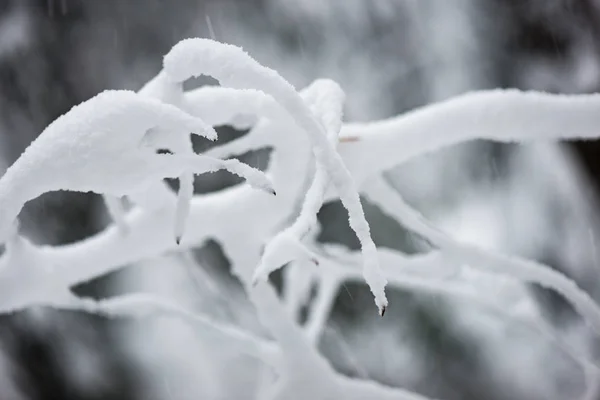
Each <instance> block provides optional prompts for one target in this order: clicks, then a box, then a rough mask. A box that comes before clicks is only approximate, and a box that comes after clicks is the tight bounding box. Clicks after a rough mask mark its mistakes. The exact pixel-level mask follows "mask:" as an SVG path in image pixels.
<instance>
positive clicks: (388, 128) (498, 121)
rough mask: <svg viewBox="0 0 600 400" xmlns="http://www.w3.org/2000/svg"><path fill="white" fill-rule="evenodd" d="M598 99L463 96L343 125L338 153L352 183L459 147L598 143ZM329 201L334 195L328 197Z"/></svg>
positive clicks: (509, 93) (502, 93) (494, 93)
mask: <svg viewBox="0 0 600 400" xmlns="http://www.w3.org/2000/svg"><path fill="white" fill-rule="evenodd" d="M599 109H600V94H588V95H559V94H549V93H541V92H523V91H519V90H514V89H508V90H502V89H496V90H488V91H480V92H473V93H467V94H464V95H461V96H457V97H454V98H451V99H448V100H445V101H442V102H439V103H433V104H430V105H427V106H424V107H421V108H418V109H416V110H414V111H409V112H407V113H404V114H401V115H399V116H397V117H393V118H389V119H385V120H380V121H375V122H368V123H351V124H345V125H344V126H343V127H342V131H341V133H340V145H339V147H338V149H339V152H340V154H341V155H342V158H343V159H344V161H345V164H346V167H347V168H348V169H349V170H350V172H351V173H352V176H353V177H354V180H355V182H356V183H357V185H358V186H359V187H362V185H363V184H364V182H365V181H366V180H367V179H369V178H371V177H373V176H375V175H376V174H378V173H381V172H383V171H386V170H388V169H390V168H392V167H395V166H397V165H400V164H402V163H405V162H406V161H408V160H410V159H412V158H414V157H418V156H421V155H424V154H427V153H431V152H434V151H436V150H439V149H441V148H444V147H449V146H452V145H455V144H458V143H462V142H466V141H471V140H477V139H484V140H492V141H497V142H509V143H524V142H531V141H536V140H538V141H544V140H545V141H548V140H553V141H556V140H575V139H594V138H598V137H600V132H599V131H598V126H600V115H599V114H598V110H599ZM332 195H334V194H332Z"/></svg>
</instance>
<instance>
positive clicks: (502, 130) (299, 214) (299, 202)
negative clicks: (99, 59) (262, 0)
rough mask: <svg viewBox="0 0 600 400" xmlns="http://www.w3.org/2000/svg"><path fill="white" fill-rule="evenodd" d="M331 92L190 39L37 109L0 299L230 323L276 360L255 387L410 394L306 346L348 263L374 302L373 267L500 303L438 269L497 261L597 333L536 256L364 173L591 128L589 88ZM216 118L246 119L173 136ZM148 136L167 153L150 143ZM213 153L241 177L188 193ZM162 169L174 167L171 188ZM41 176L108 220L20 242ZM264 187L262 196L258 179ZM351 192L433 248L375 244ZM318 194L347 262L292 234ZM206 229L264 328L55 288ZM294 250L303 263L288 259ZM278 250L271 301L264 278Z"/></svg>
mask: <svg viewBox="0 0 600 400" xmlns="http://www.w3.org/2000/svg"><path fill="white" fill-rule="evenodd" d="M199 75H210V76H212V77H214V78H216V79H217V80H219V82H220V83H221V85H222V86H221V87H206V88H200V89H196V90H193V91H190V92H184V91H183V85H182V84H183V82H184V81H185V80H187V79H188V78H190V77H193V76H199ZM343 101H344V93H343V91H342V89H341V88H340V87H339V86H338V85H337V84H336V83H335V82H332V81H329V80H318V81H316V82H314V83H313V84H312V85H310V86H309V87H307V88H306V89H304V90H301V91H296V89H295V88H294V87H293V86H292V85H290V84H289V83H288V82H287V81H285V80H284V79H283V78H282V77H281V76H280V75H278V74H277V73H276V72H275V71H273V70H271V69H269V68H266V67H264V66H262V65H260V64H259V63H258V62H256V61H255V60H254V59H252V58H251V57H250V56H248V55H247V54H246V53H244V52H243V51H242V50H241V49H240V48H238V47H235V46H231V45H225V44H221V43H217V42H214V41H211V40H206V39H190V40H185V41H183V42H181V43H179V44H178V45H176V46H175V47H174V48H173V49H172V50H171V52H169V54H167V56H166V57H165V59H164V68H163V71H161V72H159V73H158V75H157V76H156V77H155V78H154V79H153V80H151V81H150V82H148V84H147V85H145V86H144V87H143V88H142V89H141V90H140V91H139V92H138V93H134V92H129V91H106V92H103V93H101V94H99V95H98V96H96V97H94V98H92V99H90V100H88V101H86V102H84V103H82V104H81V105H79V106H76V107H74V108H73V109H72V110H71V111H69V112H68V113H66V114H65V115H64V116H62V117H60V118H58V119H57V120H56V121H55V122H53V123H52V124H50V125H49V126H48V128H47V129H46V130H44V131H43V132H42V133H41V134H40V136H39V138H38V139H36V140H35V141H34V142H33V143H32V144H31V146H30V147H29V148H28V149H27V150H26V151H25V152H24V153H23V155H22V156H21V157H20V158H19V159H18V160H17V161H16V162H15V163H14V164H13V166H11V167H10V168H9V169H8V171H7V172H6V174H5V175H4V176H3V177H2V178H1V179H0V240H2V242H4V243H5V244H6V252H5V253H4V254H3V255H2V256H1V257H0V312H4V313H6V312H10V311H14V310H20V309H23V308H26V307H29V306H32V305H36V304H43V305H50V306H54V307H57V308H62V309H77V310H85V311H87V312H93V313H100V314H103V315H107V316H115V315H120V316H130V317H136V318H137V317H142V316H144V317H145V316H155V315H171V316H174V317H177V318H180V319H183V320H184V321H187V322H189V323H191V324H193V325H194V326H198V327H201V329H202V330H203V332H205V333H206V332H209V333H210V334H211V335H219V336H222V337H225V338H227V339H229V340H230V341H231V343H233V345H234V346H237V347H238V348H239V349H240V351H243V352H246V353H251V354H252V355H253V356H254V357H257V358H260V359H262V360H263V361H265V362H266V363H268V364H270V365H271V366H273V367H275V368H276V369H278V371H279V372H280V378H279V380H278V383H277V384H276V386H275V387H273V388H272V389H273V391H272V392H271V396H272V398H286V399H289V398H294V396H296V394H295V393H302V396H303V397H315V398H323V397H331V398H333V397H340V398H342V397H343V398H351V399H354V398H355V399H359V398H361V399H362V398H382V399H383V398H385V399H388V398H389V399H423V397H421V396H419V395H416V394H412V393H408V392H406V391H404V390H401V389H393V388H388V387H383V386H381V385H377V384H375V383H373V382H367V381H360V380H354V379H350V378H347V377H343V376H341V375H340V374H338V373H336V372H335V371H334V370H333V369H332V368H331V366H329V364H328V363H327V361H326V360H325V359H324V358H323V357H322V356H321V355H320V354H319V353H318V351H317V349H316V343H317V341H318V338H319V336H320V334H321V333H322V331H323V329H324V327H325V324H326V322H327V319H328V317H329V313H330V310H331V308H332V306H333V301H334V299H335V296H336V295H337V292H338V290H339V287H340V285H341V284H343V282H344V281H348V280H362V279H364V280H365V281H366V283H367V284H368V285H369V286H370V289H371V291H372V292H373V294H374V296H375V300H376V304H377V306H378V307H379V309H380V312H381V313H383V311H384V310H385V307H386V306H387V299H386V296H385V292H384V287H385V285H386V283H387V281H388V280H389V282H390V283H391V285H392V286H395V287H398V288H405V289H410V290H426V291H431V292H434V293H439V294H443V295H449V296H453V297H460V298H464V299H468V301H469V302H473V303H477V304H482V305H486V306H488V308H489V309H491V310H492V312H494V313H497V314H502V316H503V317H506V318H514V315H511V314H510V313H506V312H505V310H502V309H498V308H497V307H495V306H494V305H493V304H491V305H489V304H487V303H486V302H485V300H484V299H481V298H479V297H477V296H473V295H471V293H469V292H468V290H465V287H464V286H460V285H459V284H458V283H457V282H456V280H454V277H455V276H457V275H458V276H459V275H460V274H461V272H462V270H463V268H472V269H476V270H478V271H482V272H483V273H491V274H493V275H494V276H496V275H505V276H509V277H511V278H516V279H519V280H522V281H527V282H535V283H538V284H541V285H543V286H546V287H549V288H552V289H553V290H555V291H557V292H559V293H561V294H562V295H563V296H565V297H566V298H567V299H568V300H569V301H571V303H572V304H573V305H574V306H575V308H576V309H577V310H578V312H579V313H580V314H581V315H582V316H583V317H584V318H585V319H586V321H588V323H589V324H590V325H591V326H592V328H594V330H595V332H596V333H598V334H600V308H599V307H598V305H597V304H596V303H595V302H594V301H593V300H592V299H591V298H590V297H589V296H588V295H587V294H586V293H585V292H583V291H582V290H581V289H580V288H578V287H577V286H576V285H575V283H573V282H572V281H570V280H569V279H568V278H566V277H565V276H563V275H562V274H560V273H558V272H556V271H554V270H552V269H550V268H549V267H547V266H544V265H541V264H538V263H534V262H531V261H527V260H522V259H518V258H515V257H511V256H507V255H501V254H495V253H492V252H489V251H483V250H480V249H478V248H475V247H473V246H469V245H466V244H463V243H460V242H457V241H456V240H454V239H453V238H452V237H451V235H448V234H445V233H443V232H441V231H440V230H438V229H437V228H435V227H434V226H433V224H431V223H429V222H428V221H426V220H425V219H424V218H423V217H422V216H421V215H420V214H418V213H417V212H416V211H414V210H413V209H412V208H411V207H409V206H408V205H407V204H406V203H405V202H404V201H403V200H402V198H401V197H400V196H399V194H398V193H397V192H396V191H394V190H392V188H391V187H389V185H388V184H387V182H385V180H384V179H383V177H382V176H381V174H382V173H384V172H385V171H386V170H388V169H390V168H391V167H393V166H395V165H398V164H401V163H402V162H405V161H407V160H409V159H411V158H414V157H417V156H419V155H422V154H425V153H427V152H431V151H435V150H437V149H440V148H442V147H444V146H449V145H452V144H455V143H458V142H461V141H466V140H472V139H490V140H498V141H530V140H550V139H552V140H557V139H575V138H594V137H597V136H600V133H597V132H596V127H597V126H598V125H599V124H598V123H599V122H600V117H599V116H598V112H597V110H598V109H599V108H600V96H596V95H588V96H557V95H550V94H542V93H522V92H517V91H489V92H482V93H475V94H469V95H465V96H462V97H459V98H456V99H453V100H449V101H446V102H443V103H440V104H435V105H431V106H427V107H424V108H422V109H419V110H416V111H413V112H410V113H407V114H405V115H402V116H399V117H397V118H393V119H390V120H386V121H379V122H373V123H367V124H345V125H344V124H343V123H342V109H343ZM223 124H232V125H236V124H237V125H240V126H244V127H247V128H250V132H249V133H248V134H247V135H245V136H242V137H241V138H239V139H236V140H233V141H231V142H229V143H227V144H223V145H220V144H219V143H217V145H216V146H215V147H214V148H212V149H211V150H209V151H208V152H207V153H206V154H196V153H194V151H193V149H192V147H191V141H190V138H191V136H190V135H191V134H196V135H201V136H204V137H206V138H208V139H211V140H216V139H217V135H216V132H215V130H214V128H213V127H214V126H217V125H223ZM338 142H339V143H338ZM264 147H270V148H272V150H273V151H272V155H271V159H270V163H269V166H268V167H267V169H266V172H261V171H258V170H256V169H253V168H251V167H249V166H248V165H246V164H243V163H241V162H239V161H237V160H235V159H222V158H226V157H230V156H234V155H238V154H241V153H243V152H246V151H249V150H256V149H260V148H264ZM161 149H168V150H170V153H171V154H158V153H157V152H158V150H161ZM219 169H224V170H227V171H229V172H231V173H234V174H237V175H240V176H242V177H243V178H245V179H246V181H247V183H248V185H247V184H244V185H238V186H234V187H231V188H228V189H225V190H222V191H220V192H216V193H211V194H204V195H194V194H193V175H194V174H200V173H205V172H213V171H216V170H219ZM313 171H314V173H313ZM164 178H177V179H179V180H180V189H179V193H178V194H177V195H176V194H174V193H173V192H172V191H171V189H169V188H168V186H166V184H165V183H164V182H163V179H164ZM255 188H258V189H261V190H254V189H255ZM329 189H333V190H329ZM55 190H71V191H82V192H86V191H92V192H95V193H99V194H102V195H103V196H104V197H105V201H106V205H107V208H108V209H109V212H110V214H111V215H112V216H113V218H114V220H115V224H113V225H111V226H109V227H108V228H106V229H105V230H104V231H102V232H100V233H98V234H96V235H93V236H92V237H90V238H87V239H85V240H83V241H81V242H78V243H74V244H69V245H63V246H35V245H33V244H32V243H30V242H29V241H28V240H27V239H26V238H23V237H20V236H18V234H17V232H16V227H17V225H16V219H17V217H18V215H19V212H20V211H21V208H22V207H23V205H24V204H25V203H26V202H27V201H29V200H31V199H34V198H36V197H38V196H40V195H42V194H43V193H46V192H48V191H55ZM275 190H276V191H277V196H270V195H269V194H274V193H275ZM265 192H266V193H265ZM360 192H362V193H364V194H365V195H366V196H367V197H368V198H370V199H371V200H372V201H373V202H375V203H376V204H377V205H379V206H380V207H381V209H382V210H383V211H384V212H385V213H387V214H388V215H389V216H391V217H392V218H394V219H396V220H397V221H398V222H400V223H401V224H403V225H404V226H405V227H406V228H408V229H409V230H412V231H414V232H415V233H417V234H419V235H421V236H423V237H424V238H425V239H426V240H428V241H429V242H430V243H432V244H433V245H434V246H436V247H438V250H437V251H435V252H432V253H430V254H427V255H424V256H414V257H407V256H405V255H403V254H401V253H399V252H395V251H388V250H384V249H377V248H375V245H374V243H373V241H372V239H371V237H370V232H369V225H368V223H367V221H366V219H365V217H364V214H363V211H362V206H361V204H360V199H359V193H360ZM123 196H126V197H127V198H128V199H129V200H130V201H131V202H132V203H133V205H134V206H133V207H132V208H131V209H130V210H125V209H124V208H123V205H122V204H121V197H123ZM333 198H340V199H341V200H342V202H343V204H344V206H345V207H346V208H347V209H348V212H349V217H350V225H351V227H352V228H353V229H354V231H355V232H356V234H357V236H358V238H359V239H360V242H361V245H362V254H361V255H362V262H358V260H357V255H355V254H349V253H348V252H347V251H345V250H344V251H337V252H336V251H331V249H327V251H325V253H324V252H323V249H322V248H319V246H318V245H317V244H316V243H315V240H314V237H313V236H312V235H309V233H311V231H312V230H313V228H314V227H315V225H316V224H317V220H316V214H317V212H318V211H319V209H320V208H321V206H322V204H323V201H324V200H328V199H333ZM298 206H299V207H298ZM184 231H185V236H183V235H184ZM278 232H279V233H278ZM173 236H175V238H176V240H173ZM209 239H214V240H216V241H217V242H218V243H219V244H220V245H221V246H222V247H223V251H224V253H225V255H226V256H227V258H228V259H229V261H230V263H231V265H232V271H233V273H234V274H236V275H237V276H238V277H239V278H240V280H241V282H242V284H243V285H244V288H245V289H246V291H247V293H248V297H249V299H250V301H251V302H252V304H253V305H254V306H255V308H256V311H257V314H258V316H259V319H260V321H261V322H262V324H263V325H264V326H265V328H267V329H268V330H269V331H270V333H271V335H272V336H273V338H274V342H269V341H267V340H263V339H259V338H257V337H255V336H252V335H250V334H246V333H245V332H243V331H242V330H240V329H236V328H233V327H230V326H225V325H222V324H219V323H217V322H215V321H211V320H209V319H207V318H204V317H202V316H199V315H196V314H193V313H191V312H189V311H187V310H185V309H183V308H181V307H179V306H177V305H175V304H172V303H169V302H168V301H166V300H163V299H157V298H154V297H147V296H143V295H128V296H125V297H121V298H115V299H108V300H104V301H100V302H95V301H92V300H89V299H86V300H82V299H77V298H74V297H73V295H72V293H71V292H70V290H69V288H71V287H72V286H74V285H77V284H79V283H82V282H86V281H89V280H91V279H94V278H97V277H99V276H102V275H104V274H107V273H109V272H111V271H114V270H116V269H119V268H123V267H125V266H127V265H130V264H134V263H136V262H139V261H141V260H145V259H151V258H153V257H157V256H160V255H161V254H164V253H166V252H169V251H183V250H185V249H188V248H191V247H197V246H200V245H202V244H203V243H204V242H206V241H207V240H209ZM179 242H180V243H179ZM263 247H264V248H265V251H264V253H261V249H262V248H263ZM306 261H309V263H312V264H318V266H314V265H313V266H312V267H310V266H308V265H303V262H306ZM288 262H291V265H290V266H289V267H288V268H287V269H286V270H285V272H284V276H285V282H284V286H285V291H284V300H285V302H286V304H284V303H283V302H282V301H281V300H280V299H279V297H278V296H277V295H276V292H275V290H274V288H273V287H272V286H271V285H270V284H269V283H268V282H266V277H267V276H268V274H269V273H270V272H272V271H274V270H276V269H278V268H280V267H282V266H283V265H284V264H286V263H288ZM380 262H382V265H383V268H381V267H380V266H379V263H380ZM360 264H362V266H363V268H362V275H361V272H360V270H361V268H360ZM464 265H467V267H464ZM257 266H258V268H256V267H257ZM253 282H254V283H256V285H253V284H252V283H253ZM313 283H316V284H317V286H318V292H317V295H316V298H315V299H314V300H313V302H312V306H311V312H310V313H309V316H308V320H307V322H306V324H305V326H304V327H300V326H298V324H297V320H296V319H297V318H296V317H297V315H298V309H299V308H300V307H301V306H304V305H306V304H305V303H307V302H308V299H309V293H308V292H309V291H310V288H311V286H312V284H313ZM399 306H400V305H399ZM494 307H495V308H494ZM507 314H508V315H507ZM525 322H527V321H525ZM533 329H537V330H538V331H539V332H541V333H542V334H545V335H547V337H548V338H549V340H550V341H551V342H552V343H555V344H556V345H557V346H558V347H559V348H560V349H562V350H563V351H565V352H566V353H567V354H568V355H569V356H570V357H572V358H573V359H575V360H576V362H577V363H579V365H580V366H581V367H582V368H583V370H584V372H585V373H586V376H587V377H588V388H589V393H593V392H594V391H596V390H597V382H598V379H597V368H596V367H595V365H594V364H593V363H592V362H591V361H590V360H588V359H587V358H585V357H583V356H582V355H580V354H579V353H577V352H575V351H573V350H572V349H571V348H569V347H568V346H566V345H564V344H563V343H562V342H561V341H560V340H559V339H558V338H556V337H555V336H553V335H552V332H551V329H550V328H549V327H547V326H545V325H536V326H534V327H533ZM594 382H595V383H596V384H594ZM298 388H301V389H303V391H297V390H298ZM306 390H308V391H309V392H310V393H307V391H306ZM589 393H588V395H589V396H591V394H589Z"/></svg>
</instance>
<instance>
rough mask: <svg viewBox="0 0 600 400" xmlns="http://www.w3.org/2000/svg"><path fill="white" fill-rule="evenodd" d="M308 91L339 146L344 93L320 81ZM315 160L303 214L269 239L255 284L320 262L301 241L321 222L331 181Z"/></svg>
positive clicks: (313, 107) (314, 109) (307, 98)
mask: <svg viewBox="0 0 600 400" xmlns="http://www.w3.org/2000/svg"><path fill="white" fill-rule="evenodd" d="M304 93H305V96H304V98H305V101H307V102H308V103H309V104H310V108H311V111H312V112H313V113H314V114H315V116H316V117H317V118H318V119H319V121H320V122H321V123H322V124H323V126H324V128H325V130H326V135H327V139H328V140H329V141H330V142H331V143H332V144H333V145H336V144H337V137H338V133H339V131H340V128H341V126H342V111H343V103H344V92H343V91H342V89H341V88H340V87H339V86H338V85H337V84H336V83H335V82H333V81H330V80H318V81H315V82H314V83H313V84H311V85H310V86H309V87H308V88H307V89H306V90H305V91H304ZM318 151H319V148H318V147H315V148H313V152H315V153H316V152H318ZM315 156H316V154H315ZM315 159H316V171H315V174H314V177H313V181H312V183H311V185H310V187H309V188H308V191H307V192H306V195H305V197H304V202H303V203H302V207H301V209H300V214H299V215H298V217H297V218H296V220H295V221H294V223H293V224H292V225H290V226H289V227H287V228H285V229H284V230H282V231H281V232H279V233H278V234H277V235H275V237H274V238H273V239H272V240H271V241H269V243H268V244H267V246H266V248H265V251H264V254H263V257H262V259H261V262H260V264H259V265H258V267H257V268H256V270H255V271H254V276H253V279H252V280H253V282H254V283H256V282H258V280H266V279H267V277H268V275H269V274H270V273H271V272H273V271H275V270H277V269H279V268H281V267H283V266H284V265H285V264H287V263H289V262H290V261H298V262H302V261H310V262H312V263H314V264H316V265H318V260H317V257H316V255H314V254H312V253H311V252H310V251H308V249H306V247H305V246H304V245H303V244H302V243H301V240H302V239H303V238H304V237H305V236H306V235H307V234H308V233H309V232H310V231H311V230H312V229H313V228H314V226H315V225H317V213H318V212H319V210H320V209H321V206H322V205H323V198H324V196H325V191H326V189H327V185H328V183H329V177H328V175H327V171H326V170H325V166H324V165H323V164H322V163H321V161H320V160H319V158H318V157H315Z"/></svg>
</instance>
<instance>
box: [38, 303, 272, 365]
mask: <svg viewBox="0 0 600 400" xmlns="http://www.w3.org/2000/svg"><path fill="white" fill-rule="evenodd" d="M38 305H41V306H47V307H52V308H55V309H61V310H70V311H83V312H87V313H91V314H98V315H102V316H105V317H109V318H119V317H128V318H135V319H149V318H157V317H171V318H177V319H180V320H182V321H183V322H185V323H187V324H189V325H191V326H192V327H198V328H200V329H198V332H200V333H201V334H203V335H204V336H206V337H207V338H208V339H209V340H211V339H212V340H214V339H217V340H221V339H226V340H228V345H229V346H232V347H233V348H235V349H236V350H237V351H239V352H240V353H241V354H247V355H249V356H252V357H255V358H256V359H258V360H260V361H263V362H266V363H268V364H270V365H271V366H272V367H278V365H279V361H278V360H279V358H280V354H279V349H278V347H277V345H276V344H275V343H272V342H270V341H267V340H265V339H261V338H258V337H255V336H253V335H251V334H249V333H247V332H245V331H242V330H240V329H238V328H235V327H233V326H229V325H227V324H223V323H221V322H218V321H215V320H213V319H211V318H208V317H205V316H202V315H200V314H197V313H193V312H191V311H189V310H186V309H185V308H183V307H182V306H180V305H178V304H175V303H172V302H170V301H168V300H165V299H163V298H161V297H157V296H155V295H152V294H145V293H135V294H126V295H121V296H117V297H113V298H108V299H104V300H94V299H91V298H78V297H76V296H72V297H71V298H69V299H67V300H65V301H60V302H57V301H55V300H53V299H48V300H46V301H40V302H39V303H38Z"/></svg>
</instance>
